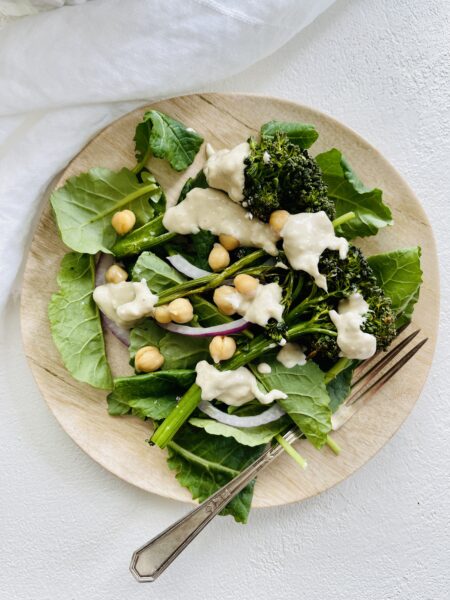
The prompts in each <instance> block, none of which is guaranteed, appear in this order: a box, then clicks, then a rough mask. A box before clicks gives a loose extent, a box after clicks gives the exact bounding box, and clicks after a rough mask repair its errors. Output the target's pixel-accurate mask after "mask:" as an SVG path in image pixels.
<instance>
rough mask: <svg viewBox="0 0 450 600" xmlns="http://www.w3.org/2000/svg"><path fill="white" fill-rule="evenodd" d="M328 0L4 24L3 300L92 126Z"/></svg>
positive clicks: (277, 38) (229, 60)
mask: <svg viewBox="0 0 450 600" xmlns="http://www.w3.org/2000/svg"><path fill="white" fill-rule="evenodd" d="M333 1H334V0H246V1H244V0H170V1H167V0H126V1H124V0H91V1H90V2H87V3H83V4H78V5H74V6H64V7H62V8H59V9H57V10H52V11H49V12H44V13H40V14H37V15H33V16H29V17H26V18H22V19H20V20H17V21H15V22H13V23H10V24H8V25H7V26H6V27H5V28H4V29H2V30H1V32H0V207H1V212H0V214H1V235H0V256H1V257H2V259H1V260H2V278H1V281H2V289H1V291H0V303H4V301H5V300H6V298H7V296H8V294H9V292H10V290H11V287H12V284H13V282H14V279H15V277H16V275H17V272H18V269H19V266H20V263H21V260H22V257H23V255H24V250H25V247H26V241H27V238H28V234H29V231H30V227H31V224H32V221H33V219H34V218H35V217H36V215H37V212H38V211H37V208H38V204H39V198H40V196H41V194H42V192H43V191H44V190H45V188H46V186H47V185H48V184H49V182H50V181H51V179H52V177H53V176H54V175H55V174H56V173H57V172H58V171H59V170H60V169H62V167H63V166H64V165H65V164H66V163H67V162H68V160H69V159H70V157H71V156H72V155H73V154H75V153H76V152H77V151H78V150H79V149H80V148H81V147H82V146H83V145H84V144H85V143H86V141H87V140H88V139H89V138H90V137H91V136H92V135H93V134H94V133H95V132H96V131H97V130H99V129H100V128H102V127H104V126H105V125H106V124H107V123H108V122H110V121H112V120H114V119H115V118H117V117H119V116H120V115H122V114H124V113H125V112H128V111H129V110H132V109H133V108H135V107H136V106H138V105H140V104H143V103H144V102H149V101H152V100H156V99H160V98H164V97H170V96H174V95H178V94H182V93H187V92H190V91H197V90H201V89H202V90H205V89H207V87H208V86H209V85H210V84H211V83H213V82H215V81H218V80H220V79H223V78H225V77H228V76H231V75H233V74H235V73H237V72H239V71H242V70H244V69H245V68H247V67H249V66H250V65H252V64H254V63H255V62H257V61H258V60H260V59H262V58H264V57H265V56H268V55H269V54H271V53H272V52H274V51H275V50H277V49H278V48H279V47H280V46H282V45H283V44H285V43H286V42H287V41H288V40H289V39H290V38H291V37H293V36H294V35H295V34H296V33H297V32H298V31H300V30H301V29H302V28H303V27H305V26H306V25H308V24H309V23H310V22H311V21H313V20H314V18H315V17H316V16H317V15H318V14H320V13H321V12H322V11H323V10H325V9H326V8H327V7H328V6H330V5H331V4H332V3H333Z"/></svg>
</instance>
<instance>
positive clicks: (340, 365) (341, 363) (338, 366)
mask: <svg viewBox="0 0 450 600" xmlns="http://www.w3.org/2000/svg"><path fill="white" fill-rule="evenodd" d="M335 335H336V333H335ZM352 362H353V360H352V359H351V358H344V357H342V358H340V359H339V360H338V361H337V362H336V363H335V364H334V365H333V366H332V367H331V369H330V370H329V371H327V372H326V373H325V383H330V381H332V380H333V379H334V378H335V377H337V376H338V375H339V373H342V371H344V370H345V369H346V368H347V367H349V366H350V365H351V364H352Z"/></svg>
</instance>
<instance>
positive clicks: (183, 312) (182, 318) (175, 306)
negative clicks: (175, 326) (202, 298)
mask: <svg viewBox="0 0 450 600" xmlns="http://www.w3.org/2000/svg"><path fill="white" fill-rule="evenodd" d="M168 309H169V313H170V316H171V318H172V321H175V323H189V321H192V319H193V318H194V309H193V308H192V304H191V303H190V302H189V300H186V298H177V299H176V300H172V302H171V303H170V304H169V306H168Z"/></svg>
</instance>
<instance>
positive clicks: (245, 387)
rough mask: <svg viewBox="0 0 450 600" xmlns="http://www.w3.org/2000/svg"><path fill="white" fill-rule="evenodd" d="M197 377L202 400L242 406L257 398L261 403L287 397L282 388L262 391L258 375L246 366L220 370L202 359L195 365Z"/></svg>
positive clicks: (268, 402)
mask: <svg viewBox="0 0 450 600" xmlns="http://www.w3.org/2000/svg"><path fill="white" fill-rule="evenodd" d="M195 370H196V371H197V378H196V380H195V383H196V384H197V385H198V386H199V387H200V388H201V390H202V400H214V399H215V400H220V401H221V402H225V404H229V405H230V406H242V404H246V403H247V402H250V401H251V400H253V398H256V399H257V400H259V401H260V402H261V404H270V403H271V402H273V401H274V400H278V399H281V398H287V396H286V394H285V393H284V392H281V391H280V390H271V391H270V392H267V393H264V392H262V391H261V390H260V389H259V387H258V384H257V381H256V377H255V376H254V375H253V373H251V371H249V370H248V369H246V368H245V367H239V369H236V370H234V371H218V370H217V369H216V368H215V367H213V365H210V364H209V363H207V362H206V360H201V361H200V362H199V363H197V366H196V367H195Z"/></svg>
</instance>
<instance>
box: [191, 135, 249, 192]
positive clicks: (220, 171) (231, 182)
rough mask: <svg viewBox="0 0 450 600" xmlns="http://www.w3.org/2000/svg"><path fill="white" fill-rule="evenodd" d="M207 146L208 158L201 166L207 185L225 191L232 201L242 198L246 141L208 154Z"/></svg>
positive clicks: (246, 153)
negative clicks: (202, 166)
mask: <svg viewBox="0 0 450 600" xmlns="http://www.w3.org/2000/svg"><path fill="white" fill-rule="evenodd" d="M210 150H211V147H210V148H207V150H206V151H207V155H208V160H207V161H206V164H205V166H204V168H203V172H204V174H205V177H206V181H207V182H208V185H210V186H211V187H213V188H216V189H218V190H223V191H224V192H226V193H227V194H228V195H229V196H230V198H231V199H232V200H233V202H242V200H243V199H244V183H245V175H244V170H245V163H244V161H245V159H246V158H247V156H248V155H249V154H250V146H249V144H248V142H243V143H242V144H238V145H237V146H235V147H234V148H232V149H231V150H228V149H225V150H219V151H218V152H214V154H210Z"/></svg>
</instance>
